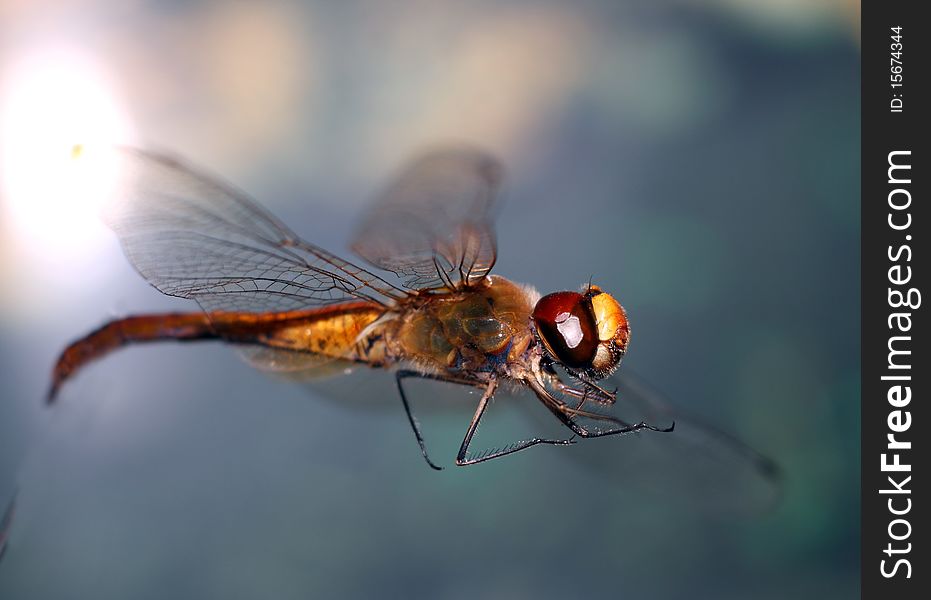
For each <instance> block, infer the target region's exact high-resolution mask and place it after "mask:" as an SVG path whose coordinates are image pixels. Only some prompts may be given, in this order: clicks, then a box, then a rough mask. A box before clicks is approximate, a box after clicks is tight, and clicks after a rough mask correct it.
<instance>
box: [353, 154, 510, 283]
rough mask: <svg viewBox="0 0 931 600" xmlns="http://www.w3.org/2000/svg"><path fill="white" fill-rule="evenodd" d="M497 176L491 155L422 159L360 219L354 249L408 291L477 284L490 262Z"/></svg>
mask: <svg viewBox="0 0 931 600" xmlns="http://www.w3.org/2000/svg"><path fill="white" fill-rule="evenodd" d="M502 174H503V171H502V168H501V165H500V164H499V163H498V162H497V161H496V160H495V159H494V158H492V157H491V156H489V155H487V154H485V153H484V152H481V151H479V150H475V149H469V148H452V149H444V150H437V151H434V152H431V153H428V154H426V155H424V156H422V157H421V158H419V159H418V160H415V161H414V162H413V163H412V164H411V165H410V166H408V167H407V168H406V169H405V170H404V171H402V172H401V174H400V176H399V177H398V179H397V180H396V181H395V182H394V184H393V185H392V186H391V187H390V188H389V189H388V190H387V192H386V193H385V194H384V195H383V196H382V197H381V198H380V199H379V200H378V201H377V202H376V204H375V206H373V207H372V209H371V210H370V211H369V213H368V214H367V215H366V218H365V219H364V220H363V221H362V223H361V225H360V227H359V230H358V232H357V233H356V235H355V241H354V242H353V245H352V249H353V251H355V252H356V253H357V254H358V255H359V256H361V257H362V258H364V259H365V260H367V261H368V262H369V263H371V264H373V265H375V266H376V267H378V268H380V269H384V270H386V271H391V272H393V273H395V274H397V275H398V276H399V277H400V278H401V279H402V280H403V281H404V285H405V286H406V287H408V288H410V289H425V288H427V289H429V288H442V287H446V288H454V287H456V286H457V285H469V284H471V283H474V282H476V281H479V280H481V278H483V277H484V276H485V275H487V274H488V272H489V271H491V268H492V267H493V266H494V264H495V258H496V241H495V232H494V224H493V222H492V218H491V214H490V212H491V209H492V206H493V204H494V199H495V195H496V192H497V190H498V186H499V184H500V182H501V179H502Z"/></svg>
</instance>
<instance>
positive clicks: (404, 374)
mask: <svg viewBox="0 0 931 600" xmlns="http://www.w3.org/2000/svg"><path fill="white" fill-rule="evenodd" d="M408 377H419V378H424V375H423V373H418V372H417V371H409V370H404V369H402V370H400V371H397V372H396V373H395V374H394V380H395V381H396V382H397V383H398V392H399V393H400V394H401V402H402V403H403V404H404V411H405V412H406V413H407V420H408V421H410V424H411V428H412V429H413V430H414V436H416V438H417V445H418V446H420V452H421V454H423V459H424V460H425V461H427V464H428V465H430V468H431V469H435V470H437V471H442V470H443V467H440V466H437V465H436V464H435V463H434V462H433V461H432V460H430V457H429V456H428V455H427V445H426V444H425V443H424V441H423V434H422V433H421V432H420V423H418V422H417V419H416V417H414V413H413V412H412V411H411V405H410V402H408V401H407V394H405V393H404V385H403V384H402V383H401V382H402V381H403V380H404V379H406V378H408Z"/></svg>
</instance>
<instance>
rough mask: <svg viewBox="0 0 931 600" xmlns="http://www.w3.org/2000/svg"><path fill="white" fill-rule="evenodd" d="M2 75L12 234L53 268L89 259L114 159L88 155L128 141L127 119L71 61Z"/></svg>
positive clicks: (83, 67)
mask: <svg viewBox="0 0 931 600" xmlns="http://www.w3.org/2000/svg"><path fill="white" fill-rule="evenodd" d="M7 72H8V73H9V75H8V76H7V77H4V81H3V82H2V83H3V87H2V88H0V90H2V93H3V97H2V98H0V107H2V111H3V112H2V114H0V161H2V162H0V167H2V171H0V172H2V173H3V185H4V190H3V197H4V198H5V204H6V209H7V212H8V213H9V214H10V217H11V218H12V223H13V228H12V229H13V233H14V234H15V236H16V237H17V238H18V240H17V241H18V242H20V244H24V245H28V248H24V250H26V251H27V252H29V253H40V254H41V255H43V256H44V258H46V259H50V260H51V261H52V262H58V261H59V260H62V259H66V260H74V259H75V258H76V254H77V255H78V256H81V255H84V256H87V255H88V254H92V253H93V252H94V251H95V250H96V249H97V248H98V247H99V246H100V244H101V243H102V242H103V241H105V239H106V236H105V235H104V234H103V227H102V225H101V224H100V221H99V218H98V216H97V212H98V207H99V206H100V205H101V203H102V202H105V201H106V200H107V193H108V191H110V190H112V189H113V186H114V179H115V177H116V175H117V174H116V173H115V172H114V169H115V162H114V161H113V158H112V153H111V152H94V151H93V149H95V148H109V147H110V146H111V145H112V144H115V143H120V142H126V141H129V136H130V127H129V124H128V119H127V118H126V116H125V114H124V113H123V111H121V110H120V108H119V107H118V105H117V103H116V102H115V100H114V98H113V95H112V93H111V92H110V91H109V89H108V87H107V86H106V84H105V83H104V81H103V79H102V78H101V77H100V75H99V72H98V71H97V70H96V69H95V68H94V67H93V65H92V64H90V63H88V62H87V61H82V60H80V59H78V58H77V57H75V56H74V55H72V54H64V53H59V54H56V55H49V56H44V57H42V58H39V59H33V60H25V61H22V62H20V63H19V64H17V65H14V66H13V68H12V69H9V70H8V71H7ZM79 148H80V150H79ZM83 149H87V150H86V151H85V150H83ZM108 157H109V158H108Z"/></svg>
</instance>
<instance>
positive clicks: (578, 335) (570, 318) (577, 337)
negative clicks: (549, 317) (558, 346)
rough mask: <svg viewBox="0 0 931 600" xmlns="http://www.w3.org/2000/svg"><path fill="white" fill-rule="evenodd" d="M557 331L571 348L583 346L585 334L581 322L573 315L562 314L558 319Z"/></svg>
mask: <svg viewBox="0 0 931 600" xmlns="http://www.w3.org/2000/svg"><path fill="white" fill-rule="evenodd" d="M556 329H557V330H558V331H559V333H560V335H562V338H563V340H565V342H566V345H567V346H569V347H570V348H575V347H576V346H578V345H579V344H581V343H582V338H583V337H585V334H584V333H582V323H581V321H579V318H578V317H577V316H575V315H573V314H571V313H567V312H566V313H561V314H560V315H558V316H557V317H556Z"/></svg>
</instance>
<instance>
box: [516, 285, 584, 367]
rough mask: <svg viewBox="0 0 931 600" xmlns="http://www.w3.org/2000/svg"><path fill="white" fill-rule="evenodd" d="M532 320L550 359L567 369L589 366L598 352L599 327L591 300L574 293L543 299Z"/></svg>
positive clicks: (558, 294)
mask: <svg viewBox="0 0 931 600" xmlns="http://www.w3.org/2000/svg"><path fill="white" fill-rule="evenodd" d="M532 318H533V321H534V323H535V324H536V327H537V333H539V334H540V338H541V339H542V340H543V344H544V345H545V346H546V348H547V350H549V352H550V354H552V355H553V358H555V359H556V360H558V361H559V362H560V363H562V364H563V365H565V366H567V367H572V368H576V369H579V368H588V367H591V365H592V361H593V360H594V359H595V352H596V351H597V350H598V327H597V326H596V324H595V314H594V312H593V310H592V300H591V298H590V297H588V296H584V295H582V294H579V293H576V292H556V293H555V294H549V295H546V296H543V297H542V298H540V300H539V301H538V302H537V305H536V306H535V307H534V309H533V315H532Z"/></svg>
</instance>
